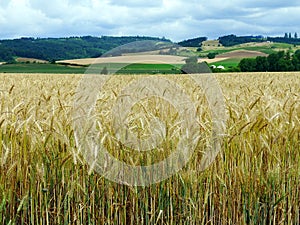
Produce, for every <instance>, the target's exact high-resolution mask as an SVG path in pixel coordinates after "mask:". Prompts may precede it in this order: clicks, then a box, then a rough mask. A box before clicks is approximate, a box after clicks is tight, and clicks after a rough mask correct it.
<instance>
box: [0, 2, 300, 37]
mask: <svg viewBox="0 0 300 225" xmlns="http://www.w3.org/2000/svg"><path fill="white" fill-rule="evenodd" d="M299 12H300V2H297V1H291V2H284V1H279V0H274V1H267V0H261V1H259V2H254V1H252V0H232V1H224V0H211V1H206V2H202V1H198V0H191V1H184V0H153V1H149V0H147V1H145V0H140V1H136V0H129V1H122V0H52V1H40V0H10V1H7V0H0V30H1V33H0V38H15V37H20V36H33V37H49V36H51V37H58V36H74V35H95V36H101V35H151V36H160V37H162V36H165V37H167V38H171V39H172V40H175V41H177V40H181V39H186V38H191V37H196V36H208V37H210V38H216V37H219V36H221V35H225V34H231V33H235V34H238V35H248V34H263V35H278V34H280V35H283V34H284V32H300V27H299V25H298V21H299V19H300V13H299ZM298 29H299V30H298Z"/></svg>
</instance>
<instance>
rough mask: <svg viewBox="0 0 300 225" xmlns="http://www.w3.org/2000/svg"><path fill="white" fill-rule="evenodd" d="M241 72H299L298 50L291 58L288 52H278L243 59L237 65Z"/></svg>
mask: <svg viewBox="0 0 300 225" xmlns="http://www.w3.org/2000/svg"><path fill="white" fill-rule="evenodd" d="M239 68H240V70H241V71H242V72H266V71H271V72H279V71H300V50H297V51H296V52H295V53H294V54H293V55H292V56H291V54H290V52H284V51H279V52H277V53H272V54H270V55H268V56H267V57H265V56H258V57H256V58H245V59H242V60H241V62H240V63H239Z"/></svg>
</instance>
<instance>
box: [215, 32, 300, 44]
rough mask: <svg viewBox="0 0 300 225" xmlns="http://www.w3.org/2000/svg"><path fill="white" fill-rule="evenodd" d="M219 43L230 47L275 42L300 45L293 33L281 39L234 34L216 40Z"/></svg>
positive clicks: (296, 35) (299, 40)
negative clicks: (249, 43) (250, 43)
mask: <svg viewBox="0 0 300 225" xmlns="http://www.w3.org/2000/svg"><path fill="white" fill-rule="evenodd" d="M218 40H219V42H220V43H221V44H222V45H223V46H225V47H230V46H234V45H238V44H244V43H248V42H265V41H270V42H277V43H287V44H294V45H298V44H300V38H298V34H297V33H295V34H294V35H292V33H285V34H284V36H283V37H264V36H262V35H258V36H236V35H234V34H231V35H226V36H222V37H219V38H218Z"/></svg>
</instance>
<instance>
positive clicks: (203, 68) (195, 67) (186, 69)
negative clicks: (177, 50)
mask: <svg viewBox="0 0 300 225" xmlns="http://www.w3.org/2000/svg"><path fill="white" fill-rule="evenodd" d="M185 62H186V64H184V65H183V66H182V68H181V71H182V73H186V74H189V73H211V70H210V68H209V67H208V65H207V63H206V62H202V63H198V58H197V57H196V56H193V57H189V58H187V59H186V60H185Z"/></svg>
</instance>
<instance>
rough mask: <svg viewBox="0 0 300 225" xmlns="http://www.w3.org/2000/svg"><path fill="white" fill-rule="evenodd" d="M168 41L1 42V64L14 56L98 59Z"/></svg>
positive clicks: (78, 39)
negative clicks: (126, 47) (134, 45)
mask: <svg viewBox="0 0 300 225" xmlns="http://www.w3.org/2000/svg"><path fill="white" fill-rule="evenodd" d="M145 40H147V41H148V40H153V41H166V42H170V41H169V40H166V39H164V38H155V37H139V36H131V37H109V36H102V37H92V36H84V37H69V38H20V39H13V40H0V61H5V62H11V61H13V60H14V57H16V56H17V57H27V58H36V59H42V60H47V61H56V60H62V59H74V58H95V57H99V56H101V55H102V54H103V53H105V52H107V51H109V50H111V49H114V48H116V47H118V46H121V45H125V44H128V43H131V42H135V41H145Z"/></svg>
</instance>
